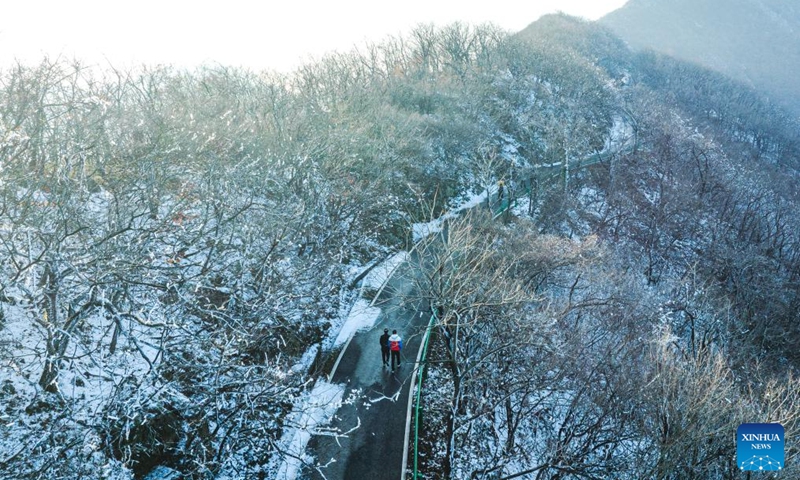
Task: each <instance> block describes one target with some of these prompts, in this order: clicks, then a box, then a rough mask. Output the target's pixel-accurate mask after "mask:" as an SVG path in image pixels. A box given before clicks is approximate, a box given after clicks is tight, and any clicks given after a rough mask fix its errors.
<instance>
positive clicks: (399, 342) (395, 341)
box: [389, 330, 403, 372]
mask: <svg viewBox="0 0 800 480" xmlns="http://www.w3.org/2000/svg"><path fill="white" fill-rule="evenodd" d="M402 349H403V339H402V338H400V335H398V334H397V330H392V336H391V337H389V350H390V351H391V353H392V371H393V372H394V368H395V367H394V363H395V361H397V368H400V350H402Z"/></svg>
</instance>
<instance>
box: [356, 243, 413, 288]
mask: <svg viewBox="0 0 800 480" xmlns="http://www.w3.org/2000/svg"><path fill="white" fill-rule="evenodd" d="M407 259H408V252H405V251H402V252H397V253H396V254H394V255H392V256H391V257H389V258H387V259H386V260H385V261H384V262H382V263H381V264H380V265H378V266H377V267H375V268H373V269H372V271H370V272H369V273H368V274H367V276H365V277H364V281H363V283H362V285H363V287H364V288H372V289H375V290H377V289H379V288H381V287H382V286H383V284H384V283H386V282H387V281H389V277H390V276H391V275H392V272H394V271H395V269H396V268H397V267H398V266H400V264H401V263H403V262H405V261H406V260H407Z"/></svg>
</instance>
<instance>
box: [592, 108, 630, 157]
mask: <svg viewBox="0 0 800 480" xmlns="http://www.w3.org/2000/svg"><path fill="white" fill-rule="evenodd" d="M633 142H634V132H633V126H632V125H630V124H629V123H627V122H625V119H623V118H622V117H621V116H620V115H615V116H614V124H613V125H612V126H611V131H610V132H609V136H608V138H607V139H606V142H605V145H604V146H603V150H602V152H600V153H605V152H609V151H618V150H622V149H623V148H624V147H627V146H629V145H632V144H633Z"/></svg>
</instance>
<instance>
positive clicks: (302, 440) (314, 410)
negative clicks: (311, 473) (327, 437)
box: [274, 380, 344, 480]
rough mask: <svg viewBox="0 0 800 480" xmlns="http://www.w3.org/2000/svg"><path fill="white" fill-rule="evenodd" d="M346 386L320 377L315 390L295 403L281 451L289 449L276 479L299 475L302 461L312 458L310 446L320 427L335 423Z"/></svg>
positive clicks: (282, 479) (278, 467) (293, 477)
mask: <svg viewBox="0 0 800 480" xmlns="http://www.w3.org/2000/svg"><path fill="white" fill-rule="evenodd" d="M343 397H344V385H338V384H331V383H328V382H326V381H324V380H319V381H318V382H317V384H316V385H315V386H314V388H313V389H312V390H311V392H308V393H307V394H305V395H303V396H302V397H301V398H300V399H298V401H297V402H296V403H295V407H294V409H293V410H292V413H290V414H289V416H288V417H287V420H286V425H291V427H287V429H286V431H285V432H284V434H283V437H282V438H281V443H282V445H281V451H283V452H286V453H285V454H284V455H283V456H282V458H280V459H279V460H278V461H279V462H280V463H279V465H278V466H277V468H276V470H275V477H274V478H275V480H294V479H296V478H298V474H299V473H300V468H301V467H302V464H303V463H304V462H305V463H308V462H310V461H311V458H310V457H309V456H308V454H306V445H308V441H309V440H310V439H311V435H313V434H315V433H317V429H318V428H319V427H321V426H325V425H327V424H329V423H330V422H331V420H332V419H333V416H334V414H336V411H337V410H338V409H339V407H340V406H341V404H342V398H343Z"/></svg>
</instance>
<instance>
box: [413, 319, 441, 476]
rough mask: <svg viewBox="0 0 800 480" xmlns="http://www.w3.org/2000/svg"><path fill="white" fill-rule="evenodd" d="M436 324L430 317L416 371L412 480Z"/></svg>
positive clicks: (416, 460)
mask: <svg viewBox="0 0 800 480" xmlns="http://www.w3.org/2000/svg"><path fill="white" fill-rule="evenodd" d="M435 324H436V315H431V320H430V322H428V328H427V329H426V330H425V337H424V338H423V339H422V356H421V357H420V360H419V370H418V371H417V391H416V394H415V399H414V476H413V477H411V478H413V479H414V480H416V479H417V478H420V476H419V475H420V474H419V423H420V417H421V414H420V410H421V409H422V401H421V396H422V382H423V381H425V371H426V368H425V367H426V363H425V360H426V359H427V358H428V344H429V342H430V339H431V332H432V331H433V326H434V325H435Z"/></svg>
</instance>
